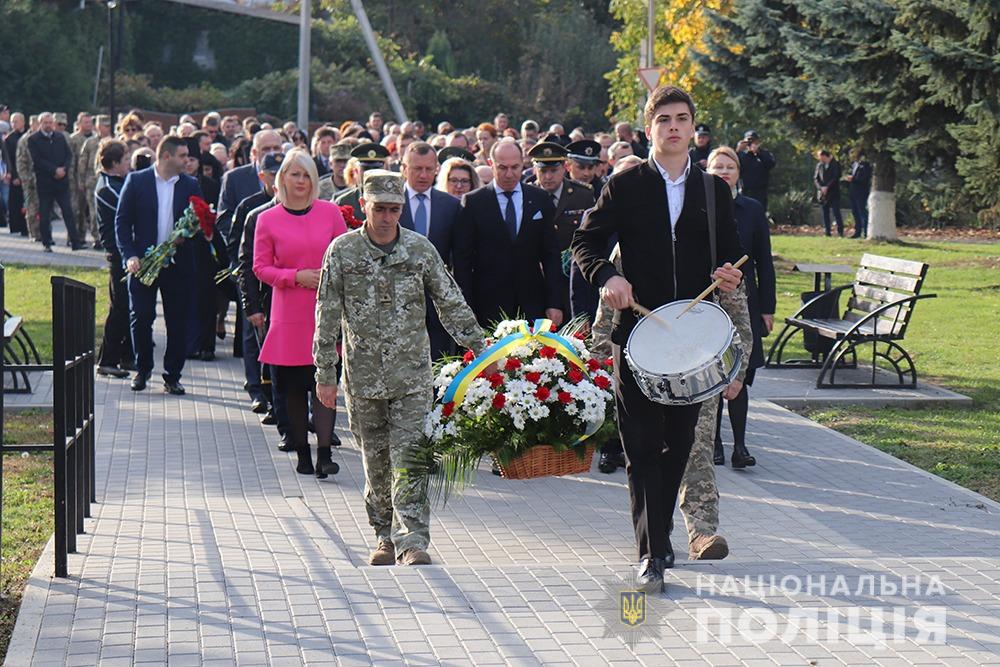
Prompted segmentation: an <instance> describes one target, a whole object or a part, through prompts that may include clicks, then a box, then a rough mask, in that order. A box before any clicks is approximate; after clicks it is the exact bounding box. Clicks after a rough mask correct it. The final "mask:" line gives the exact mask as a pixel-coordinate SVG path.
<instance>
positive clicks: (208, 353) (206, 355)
mask: <svg viewBox="0 0 1000 667" xmlns="http://www.w3.org/2000/svg"><path fill="white" fill-rule="evenodd" d="M201 360H202V361H215V352H213V351H212V350H205V351H204V352H202V353H201Z"/></svg>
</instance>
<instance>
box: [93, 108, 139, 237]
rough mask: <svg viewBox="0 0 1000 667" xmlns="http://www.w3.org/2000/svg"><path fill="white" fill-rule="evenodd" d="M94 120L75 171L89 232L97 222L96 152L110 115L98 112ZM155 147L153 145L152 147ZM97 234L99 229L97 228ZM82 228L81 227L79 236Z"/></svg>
mask: <svg viewBox="0 0 1000 667" xmlns="http://www.w3.org/2000/svg"><path fill="white" fill-rule="evenodd" d="M94 121H95V125H96V127H95V130H96V131H95V133H94V134H93V135H92V136H91V137H90V138H89V139H87V140H86V141H85V142H84V143H83V146H82V147H81V148H80V157H79V159H78V160H77V162H76V173H77V174H78V178H79V180H80V183H81V184H82V186H83V190H84V192H85V193H87V197H86V204H87V209H86V210H87V214H88V215H89V216H90V221H91V230H90V232H91V234H93V233H94V229H95V225H96V222H97V219H98V218H97V209H96V204H95V201H96V200H95V199H94V196H93V195H94V189H95V188H96V187H97V175H98V171H99V170H98V168H97V161H96V160H97V152H98V149H99V148H100V147H101V140H102V139H105V138H107V137H109V136H111V116H108V115H106V114H98V115H97V116H95V117H94ZM154 149H155V147H154ZM97 231H98V234H100V230H99V229H98V230H97ZM82 236H83V234H82V229H81V237H82Z"/></svg>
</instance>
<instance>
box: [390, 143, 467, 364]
mask: <svg viewBox="0 0 1000 667" xmlns="http://www.w3.org/2000/svg"><path fill="white" fill-rule="evenodd" d="M437 172H438V159H437V154H436V153H435V152H434V147H433V146H431V145H430V144H428V143H426V142H423V141H418V142H415V143H412V144H410V145H409V146H407V147H406V153H404V154H403V166H402V176H403V178H405V179H406V185H405V186H404V190H405V191H406V202H405V203H404V204H403V212H402V215H401V216H400V218H399V224H400V225H402V226H403V227H405V228H407V229H412V230H414V231H417V232H420V233H421V234H423V235H424V236H426V237H427V238H428V239H430V242H431V243H433V244H434V247H435V248H437V251H438V254H440V255H441V259H442V260H444V263H445V266H447V267H448V268H451V265H452V261H451V250H452V240H453V238H454V229H455V220H456V219H457V218H458V212H459V208H460V207H459V204H458V200H457V199H455V198H454V197H452V196H451V195H449V194H448V193H447V192H441V191H440V190H435V189H434V179H435V177H436V176H437ZM427 304H428V305H427V333H428V334H429V336H430V339H431V359H433V360H437V359H440V358H441V357H442V356H444V355H446V354H452V353H454V351H455V348H454V345H453V342H452V339H451V336H450V335H449V334H448V332H447V331H445V328H444V326H443V325H442V324H441V320H440V319H439V318H438V314H437V310H435V309H434V306H433V305H431V303H430V301H428V302H427Z"/></svg>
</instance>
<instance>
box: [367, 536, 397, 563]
mask: <svg viewBox="0 0 1000 667" xmlns="http://www.w3.org/2000/svg"><path fill="white" fill-rule="evenodd" d="M395 562H396V548H395V547H394V546H392V542H390V541H389V540H379V541H378V546H377V547H375V551H373V552H372V554H371V555H370V556H369V557H368V564H369V565H392V564H393V563H395Z"/></svg>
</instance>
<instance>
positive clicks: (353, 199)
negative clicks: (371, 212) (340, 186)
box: [333, 187, 365, 222]
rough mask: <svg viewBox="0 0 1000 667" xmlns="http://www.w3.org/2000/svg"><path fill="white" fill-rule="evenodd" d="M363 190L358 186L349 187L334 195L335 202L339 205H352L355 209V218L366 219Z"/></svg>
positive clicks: (361, 220) (362, 220)
mask: <svg viewBox="0 0 1000 667" xmlns="http://www.w3.org/2000/svg"><path fill="white" fill-rule="evenodd" d="M360 198H361V190H360V189H359V188H357V187H353V188H347V189H346V190H342V191H341V192H339V193H337V194H335V195H333V203H334V204H336V205H337V206H350V207H351V208H353V209H354V219H355V220H357V221H359V222H364V221H365V211H364V209H363V208H361V201H360Z"/></svg>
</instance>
